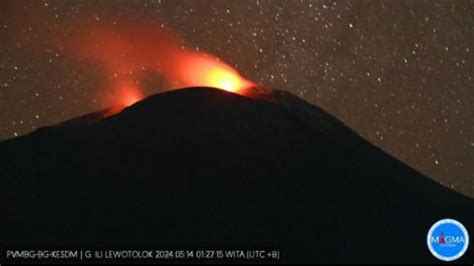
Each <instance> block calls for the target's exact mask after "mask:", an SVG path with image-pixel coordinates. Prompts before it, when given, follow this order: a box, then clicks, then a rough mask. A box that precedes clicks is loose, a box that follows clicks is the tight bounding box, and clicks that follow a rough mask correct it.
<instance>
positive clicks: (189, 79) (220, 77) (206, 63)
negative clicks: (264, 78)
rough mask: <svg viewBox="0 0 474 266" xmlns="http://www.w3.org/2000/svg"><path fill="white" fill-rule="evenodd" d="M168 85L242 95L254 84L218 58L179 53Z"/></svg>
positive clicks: (208, 55) (200, 54) (201, 54)
mask: <svg viewBox="0 0 474 266" xmlns="http://www.w3.org/2000/svg"><path fill="white" fill-rule="evenodd" d="M169 72H170V73H168V75H166V76H167V77H170V78H171V80H170V83H174V84H175V85H177V86H180V87H187V86H205V87H214V88H218V89H223V90H226V91H229V92H233V93H239V94H242V93H243V91H244V89H246V88H250V87H252V86H254V85H255V84H254V83H253V82H251V81H249V80H246V79H245V78H243V77H242V76H241V75H240V74H239V73H238V72H237V70H235V69H234V68H233V67H231V66H229V65H228V64H226V63H224V62H222V61H221V60H220V59H219V58H217V57H215V56H213V55H210V54H205V53H193V52H181V53H180V54H179V55H177V56H176V61H175V65H174V67H173V68H170V69H169Z"/></svg>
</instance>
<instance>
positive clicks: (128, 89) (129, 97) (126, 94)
mask: <svg viewBox="0 0 474 266" xmlns="http://www.w3.org/2000/svg"><path fill="white" fill-rule="evenodd" d="M119 86H120V87H119V91H118V93H119V95H118V104H119V105H121V106H124V107H128V106H130V105H132V104H134V103H136V102H138V101H140V100H141V99H143V95H142V93H141V91H140V89H139V88H138V87H137V86H135V85H133V84H127V83H124V84H121V85H119Z"/></svg>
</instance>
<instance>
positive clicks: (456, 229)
mask: <svg viewBox="0 0 474 266" xmlns="http://www.w3.org/2000/svg"><path fill="white" fill-rule="evenodd" d="M427 242H428V248H429V250H430V251H431V253H432V254H433V255H434V256H435V257H436V258H438V259H440V260H444V261H453V260H456V259H458V258H460V257H461V256H462V255H463V254H464V253H465V252H466V250H467V247H468V246H469V235H468V233H467V230H466V228H465V227H464V226H463V225H462V224H461V223H460V222H458V221H456V220H453V219H443V220H440V221H438V222H437V223H435V224H434V225H433V226H431V228H430V231H429V232H428V237H427Z"/></svg>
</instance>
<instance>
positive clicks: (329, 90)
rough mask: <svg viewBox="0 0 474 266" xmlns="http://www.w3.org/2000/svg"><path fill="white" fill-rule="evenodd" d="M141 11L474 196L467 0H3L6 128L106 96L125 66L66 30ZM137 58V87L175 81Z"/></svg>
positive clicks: (10, 133) (13, 131)
mask: <svg viewBox="0 0 474 266" xmlns="http://www.w3.org/2000/svg"><path fill="white" fill-rule="evenodd" d="M145 24H146V27H147V28H150V27H151V28H156V29H157V30H159V29H165V30H169V31H171V32H173V33H174V34H176V35H178V36H179V38H178V39H179V41H180V42H181V43H182V45H183V46H186V47H188V48H190V49H194V50H195V51H205V52H208V53H210V54H213V55H215V56H217V57H219V58H221V59H223V60H224V61H225V62H227V63H229V64H231V65H232V66H234V67H235V68H236V69H238V71H239V72H240V73H241V74H242V75H243V76H245V77H247V78H248V79H250V80H252V81H254V82H257V83H259V84H262V85H264V86H266V87H269V88H274V89H282V90H287V91H289V92H292V93H293V94H296V95H298V96H300V97H302V98H303V99H305V100H307V101H309V102H311V103H313V104H315V105H317V106H319V107H322V108H323V109H325V110H327V111H328V112H329V113H331V114H333V115H334V116H336V117H337V118H339V119H340V120H342V121H343V122H345V123H346V124H347V125H348V126H350V127H351V128H353V129H354V130H355V131H356V132H358V133H359V134H360V135H361V136H363V137H364V138H366V139H368V140H369V141H371V142H373V143H374V144H375V145H377V146H379V147H381V148H382V149H384V150H385V151H387V152H388V153H390V154H392V155H394V156H395V157H396V158H398V159H400V160H402V161H404V162H406V163H407V164H408V165H410V166H412V167H414V168H415V169H417V170H419V171H420V172H422V173H424V174H426V175H428V176H430V177H432V178H434V179H435V180H437V181H438V182H441V183H442V184H444V185H446V186H448V187H450V188H452V189H454V190H457V191H460V192H463V193H464V194H466V195H469V196H471V197H474V108H473V103H474V81H473V75H474V71H473V56H472V54H473V52H474V45H473V40H474V38H473V36H474V1H404V0H400V1H296V0H292V1H290V0H284V1H277V0H273V1H263V0H261V1H235V0H219V1H218V0H205V1H204V0H201V1H199V0H189V1H180V0H172V1H13V0H11V1H6V0H0V139H8V138H13V137H15V136H20V135H23V134H26V133H29V132H31V131H33V130H35V129H37V128H38V127H42V126H46V125H51V124H55V123H58V122H60V121H64V120H67V119H70V118H73V117H76V116H79V115H82V114H86V113H90V112H93V111H98V110H101V109H103V108H106V107H109V106H112V105H114V104H115V103H114V101H113V100H112V99H114V97H112V96H113V95H114V94H116V93H118V92H116V88H114V87H111V86H108V85H107V86H106V85H104V84H106V83H107V82H106V81H104V80H108V79H113V78H116V76H117V75H118V76H120V75H124V74H123V73H118V74H117V75H115V73H114V74H112V76H113V77H104V75H105V74H104V68H106V67H107V66H104V64H103V62H102V61H100V60H93V59H91V58H90V57H88V58H82V57H81V56H80V53H79V55H78V53H74V50H80V47H81V45H82V43H81V41H78V40H77V39H75V38H74V36H76V35H78V34H82V35H88V34H89V35H90V34H92V35H93V36H95V37H94V38H93V39H92V40H93V41H95V40H96V41H97V42H98V45H106V44H107V43H105V44H104V43H102V44H100V43H101V42H102V40H103V38H104V36H100V32H98V31H95V29H96V27H95V26H98V25H102V26H103V25H108V26H107V27H110V28H113V29H114V30H115V32H117V33H121V32H123V33H124V34H127V33H129V32H130V31H132V32H135V29H136V31H137V32H140V28H142V26H141V25H145ZM143 27H145V26H143ZM92 31H94V32H92ZM94 34H95V35H94ZM98 35H99V36H98ZM144 35H146V34H144ZM71 42H73V46H71V45H70V44H71ZM89 45H90V43H89ZM71 47H74V48H71ZM158 47H159V46H158ZM150 49H153V48H152V47H151V48H150ZM157 49H159V48H157ZM112 52H113V50H112ZM120 56H121V55H120V54H118V55H117V57H116V58H117V60H118V61H120ZM135 67H136V66H135ZM122 70H123V71H124V73H132V70H128V69H122ZM133 71H135V72H134V73H136V72H137V69H136V68H133ZM105 72H106V73H108V74H107V75H109V74H110V73H109V72H107V71H105ZM139 72H140V73H139V74H134V75H133V82H134V83H135V85H136V86H137V87H139V88H140V90H141V91H142V92H143V94H144V95H150V94H153V93H157V92H161V91H164V90H166V89H167V88H169V87H170V86H169V85H168V84H167V83H166V82H164V81H163V77H162V76H161V75H160V74H159V73H157V72H156V71H154V70H152V69H149V67H148V66H143V67H141V68H140V69H139ZM127 75H128V74H127ZM107 84H108V83H107ZM111 95H112V96H111ZM341 156H343V155H341ZM381 178H382V177H381ZM434 197H435V195H434Z"/></svg>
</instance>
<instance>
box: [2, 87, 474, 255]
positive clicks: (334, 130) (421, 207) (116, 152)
mask: <svg viewBox="0 0 474 266" xmlns="http://www.w3.org/2000/svg"><path fill="white" fill-rule="evenodd" d="M110 110H112V109H109V110H105V111H103V112H99V113H95V114H91V115H87V116H83V117H80V118H77V119H73V120H70V121H67V122H65V123H61V124H59V125H56V126H50V127H45V128H41V129H39V130H37V131H35V132H33V133H31V134H29V135H26V136H23V137H19V138H15V139H11V140H7V141H4V142H1V143H0V161H1V178H0V194H1V201H0V205H1V208H2V212H3V215H2V219H0V236H1V237H0V240H1V245H2V246H3V247H17V246H22V247H23V246H33V247H45V246H46V247H63V248H64V247H165V248H166V247H173V248H175V247H186V248H199V249H215V248H235V249H241V248H248V247H251V248H254V247H273V248H277V249H279V250H280V251H281V261H282V262H314V263H323V262H329V263H334V262H369V263H370V262H372V263H374V262H391V263H397V262H422V263H437V262H439V261H438V260H437V259H436V258H435V257H434V256H432V255H431V253H430V252H429V250H428V247H427V245H426V237H427V233H428V230H429V228H430V227H431V225H432V224H434V223H435V222H436V221H438V220H440V219H443V218H452V219H456V220H458V221H460V222H461V223H463V224H464V225H467V227H468V228H467V229H468V230H469V225H474V200H472V199H470V198H468V197H465V196H463V195H461V194H458V193H456V192H454V191H452V190H450V189H448V188H446V187H444V186H442V185H440V184H438V183H436V182H434V181H432V179H430V178H428V177H426V176H424V175H422V174H420V173H419V172H417V171H415V170H414V169H412V168H410V167H409V166H407V165H405V164H404V163H402V162H400V161H398V160H397V159H395V158H394V157H392V156H390V155H389V154H387V153H385V152H383V151H382V150H381V149H379V148H377V147H375V146H373V145H372V144H371V143H369V142H368V141H366V140H364V139H363V138H361V137H359V136H358V135H357V134H356V133H355V132H354V131H352V130H351V129H350V128H348V127H347V126H345V125H344V124H343V123H342V122H340V121H338V120H337V119H336V118H334V117H332V116H331V115H329V114H327V113H326V112H324V111H323V110H321V109H320V108H318V107H316V106H313V105H311V104H309V103H307V102H305V101H303V100H301V99H299V98H298V97H295V96H293V95H291V94H290V93H287V92H284V91H277V90H275V91H271V92H268V93H265V94H261V95H259V96H258V97H251V98H250V97H245V96H242V95H237V94H234V93H230V92H226V91H223V90H218V89H212V88H187V89H180V90H174V91H169V92H165V93H160V94H157V95H153V96H151V97H148V98H146V99H144V100H142V101H140V102H137V103H135V104H134V105H132V106H129V107H128V108H125V109H123V110H122V111H121V112H118V113H116V114H115V112H112V113H114V114H112V115H107V114H109V113H110ZM473 253H474V252H473V248H472V245H471V247H469V249H468V251H467V252H466V253H465V255H464V256H463V257H461V258H460V259H459V260H458V261H456V262H464V263H472V261H474V256H473Z"/></svg>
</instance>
